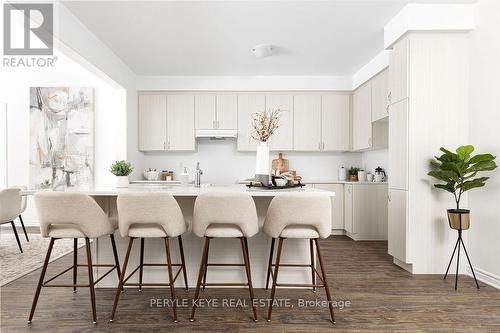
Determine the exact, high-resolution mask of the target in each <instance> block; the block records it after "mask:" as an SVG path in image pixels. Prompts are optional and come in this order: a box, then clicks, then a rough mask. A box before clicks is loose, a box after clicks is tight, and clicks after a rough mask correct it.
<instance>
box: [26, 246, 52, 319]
mask: <svg viewBox="0 0 500 333" xmlns="http://www.w3.org/2000/svg"><path fill="white" fill-rule="evenodd" d="M54 241H55V239H54V238H51V239H50V243H49V248H48V249H47V254H46V255H45V261H44V262H43V267H42V272H41V273H40V279H39V280H38V285H37V287H36V292H35V297H34V298H33V304H32V305H31V312H30V316H29V318H28V324H31V320H32V319H33V315H34V314H35V309H36V303H37V302H38V297H39V296H40V291H41V290H42V285H43V279H45V273H46V272H47V266H48V265H49V260H50V254H51V253H52V248H53V247H54Z"/></svg>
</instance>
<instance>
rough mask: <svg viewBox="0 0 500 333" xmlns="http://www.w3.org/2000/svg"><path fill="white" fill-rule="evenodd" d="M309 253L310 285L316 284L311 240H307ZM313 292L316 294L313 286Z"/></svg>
mask: <svg viewBox="0 0 500 333" xmlns="http://www.w3.org/2000/svg"><path fill="white" fill-rule="evenodd" d="M309 252H310V253H311V277H312V284H313V285H315V284H316V272H314V247H313V240H312V239H310V240H309ZM313 291H314V292H316V287H314V286H313Z"/></svg>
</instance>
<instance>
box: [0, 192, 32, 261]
mask: <svg viewBox="0 0 500 333" xmlns="http://www.w3.org/2000/svg"><path fill="white" fill-rule="evenodd" d="M19 191H20V189H19V188H7V189H4V190H1V191H0V224H5V223H10V225H11V226H12V230H13V231H14V236H16V241H17V246H18V247H19V251H21V253H23V247H22V246H21V241H20V240H19V235H18V234H17V229H16V225H15V224H14V220H15V219H16V218H17V217H18V216H19V217H21V212H22V210H23V199H22V197H21V196H20V195H19ZM22 221H23V220H21V225H22V227H23V230H24V235H25V236H26V240H28V234H27V233H26V229H25V228H24V224H23V222H22Z"/></svg>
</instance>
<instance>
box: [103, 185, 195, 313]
mask: <svg viewBox="0 0 500 333" xmlns="http://www.w3.org/2000/svg"><path fill="white" fill-rule="evenodd" d="M117 206H118V226H119V229H120V234H121V235H122V237H129V238H130V240H129V244H128V249H127V254H126V255H125V261H124V263H123V270H122V274H121V276H120V283H119V285H118V288H117V290H116V296H115V302H114V304H113V311H112V313H111V319H110V321H111V322H112V321H113V320H114V318H115V313H116V308H117V306H118V301H119V300H120V294H121V290H123V287H125V286H135V287H139V290H142V287H143V286H147V287H170V292H171V297H172V301H173V308H172V310H173V319H174V322H177V305H176V297H175V288H174V284H175V281H176V280H177V277H178V276H179V274H180V272H181V271H182V272H183V275H184V284H185V287H186V290H187V289H188V282H187V272H186V262H185V260H184V249H183V246H182V236H181V235H182V234H183V233H185V232H186V230H187V228H186V223H185V222H184V216H183V215H182V211H181V208H180V207H179V204H178V203H177V201H176V200H175V198H174V197H173V196H172V195H171V194H169V193H124V194H120V195H118V199H117ZM174 237H177V239H178V241H179V252H180V257H181V264H172V260H171V256H170V238H174ZM136 238H139V239H140V240H141V250H140V251H141V252H140V263H139V266H137V268H135V269H134V270H133V271H132V272H131V273H130V274H129V275H128V276H127V277H125V276H126V270H127V265H128V261H129V257H130V252H131V250H132V244H133V242H134V240H135V239H136ZM145 238H163V240H164V242H165V251H166V255H167V263H166V264H158V263H144V239H145ZM147 266H166V267H167V269H168V278H169V281H168V283H143V282H142V275H143V270H144V267H147ZM173 266H180V267H179V270H178V271H177V273H176V274H175V277H174V275H173V273H172V267H173ZM138 270H139V283H127V281H128V280H129V279H130V278H131V277H132V276H133V275H134V274H135V273H136V272H137V271H138Z"/></svg>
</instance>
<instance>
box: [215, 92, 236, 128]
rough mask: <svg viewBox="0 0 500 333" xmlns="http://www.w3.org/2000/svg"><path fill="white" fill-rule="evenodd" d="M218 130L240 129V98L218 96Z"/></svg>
mask: <svg viewBox="0 0 500 333" xmlns="http://www.w3.org/2000/svg"><path fill="white" fill-rule="evenodd" d="M216 125H217V129H223V130H235V129H237V128H238V96H237V95H217V116H216Z"/></svg>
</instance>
